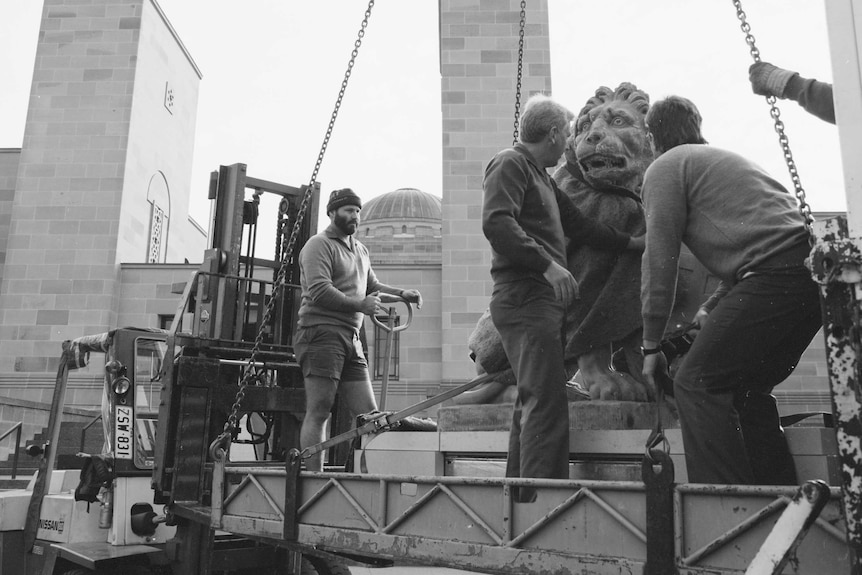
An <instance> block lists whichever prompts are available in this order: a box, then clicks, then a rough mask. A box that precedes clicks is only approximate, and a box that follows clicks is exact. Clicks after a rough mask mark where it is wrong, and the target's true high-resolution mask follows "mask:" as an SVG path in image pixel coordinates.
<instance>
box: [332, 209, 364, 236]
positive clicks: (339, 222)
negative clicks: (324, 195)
mask: <svg viewBox="0 0 862 575" xmlns="http://www.w3.org/2000/svg"><path fill="white" fill-rule="evenodd" d="M361 210H362V208H359V207H357V206H352V205H347V206H341V207H340V208H338V209H337V210H335V212H334V213H333V214H332V223H333V224H335V227H336V228H338V229H339V230H340V231H341V233H343V234H344V235H347V236H350V235H353V234H354V233H356V230H357V228H359V212H360V211H361Z"/></svg>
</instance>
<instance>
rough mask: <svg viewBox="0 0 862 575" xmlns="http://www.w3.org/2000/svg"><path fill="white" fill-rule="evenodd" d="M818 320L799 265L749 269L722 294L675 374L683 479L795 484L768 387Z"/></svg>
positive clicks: (814, 293) (813, 294) (810, 286)
mask: <svg viewBox="0 0 862 575" xmlns="http://www.w3.org/2000/svg"><path fill="white" fill-rule="evenodd" d="M821 321H822V320H821V313H820V298H819V294H818V289H817V286H816V285H815V284H814V282H813V281H812V280H811V274H810V272H809V271H808V270H806V269H805V268H803V267H801V266H800V267H798V268H794V269H793V270H792V271H782V272H781V273H770V274H754V275H752V276H749V277H747V278H745V279H743V280H742V281H740V282H739V283H737V284H736V285H735V286H734V287H733V288H732V289H731V290H730V292H729V293H728V294H727V295H726V296H725V297H724V298H722V299H721V301H720V302H719V304H718V306H717V307H716V308H715V309H714V310H713V311H712V313H710V314H709V318H708V320H707V322H706V325H705V326H704V328H703V329H702V330H701V332H700V333H699V334H698V336H697V338H696V339H695V341H694V344H693V345H692V347H691V349H690V350H689V352H688V354H687V355H686V357H685V359H684V360H683V362H682V365H681V366H680V369H679V371H678V372H677V374H676V376H675V377H674V397H675V398H676V403H677V408H678V411H679V417H680V425H681V427H682V439H683V446H684V448H685V461H686V467H687V470H688V479H689V481H690V482H692V483H732V484H762V485H763V484H765V485H791V484H796V482H797V481H796V471H795V467H794V464H793V460H792V458H791V456H790V452H789V450H788V448H787V441H786V439H785V437H784V430H783V429H782V427H781V425H780V423H779V416H778V408H777V407H776V404H775V398H774V397H773V396H772V388H773V387H775V386H776V385H778V384H779V383H781V382H782V381H784V380H785V379H786V378H787V376H789V375H790V373H791V372H792V371H793V369H794V368H795V367H796V364H797V363H798V362H799V358H800V357H801V356H802V353H803V352H804V351H805V348H806V347H808V344H809V343H811V340H812V338H813V337H814V335H815V334H816V333H817V330H818V329H819V327H820V325H821Z"/></svg>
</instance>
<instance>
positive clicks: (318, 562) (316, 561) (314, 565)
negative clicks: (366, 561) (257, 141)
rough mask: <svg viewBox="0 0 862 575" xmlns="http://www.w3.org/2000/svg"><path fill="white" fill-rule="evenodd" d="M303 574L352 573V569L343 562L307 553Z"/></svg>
mask: <svg viewBox="0 0 862 575" xmlns="http://www.w3.org/2000/svg"><path fill="white" fill-rule="evenodd" d="M301 575H350V569H349V568H348V567H347V565H344V564H342V563H335V562H334V561H329V560H327V559H324V558H322V557H311V556H308V555H306V556H304V557H303V558H302V574H301Z"/></svg>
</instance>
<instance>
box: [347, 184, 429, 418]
mask: <svg viewBox="0 0 862 575" xmlns="http://www.w3.org/2000/svg"><path fill="white" fill-rule="evenodd" d="M442 226H443V218H442V202H441V199H440V198H439V197H437V196H434V195H432V194H429V193H426V192H422V191H420V190H416V189H413V188H403V189H400V190H395V191H393V192H389V193H387V194H383V195H381V196H377V197H376V198H373V199H371V200H369V201H368V202H366V203H365V205H364V206H363V208H362V214H361V221H360V227H359V230H358V231H357V237H358V238H359V240H360V241H361V242H362V243H363V244H365V246H366V247H367V248H368V251H369V252H370V254H371V263H372V266H373V267H374V271H375V273H376V274H377V276H378V279H380V281H382V282H383V283H385V284H388V285H394V286H399V287H409V288H416V289H418V290H419V291H420V292H421V293H422V298H423V305H422V309H415V310H414V315H413V321H412V323H411V324H410V326H409V327H408V328H407V329H405V330H404V331H400V332H395V333H393V337H392V345H391V348H392V353H391V354H390V356H391V357H390V362H389V363H390V369H389V381H388V385H387V398H386V408H387V409H398V408H401V407H406V406H408V405H411V404H413V403H416V402H417V401H421V400H423V399H426V398H427V397H428V396H431V395H436V394H437V393H439V391H440V377H441V370H442V358H441V337H442V331H441V328H440V318H441V315H442V312H443V309H442V305H441V304H442V301H441V293H440V287H441V273H442V265H441V252H442V247H443V246H442V236H441V234H442ZM394 307H395V311H396V313H398V321H399V323H403V322H404V321H405V319H406V316H405V313H406V308H405V307H404V306H403V305H400V304H399V305H396V306H394ZM381 323H385V321H382V322H381ZM365 330H366V339H367V342H368V351H369V360H370V361H369V366H370V368H371V375H372V382H373V384H374V387H375V390H376V391H377V392H378V394H379V390H380V385H381V383H382V381H383V365H384V355H383V354H384V350H385V343H386V332H385V330H382V329H381V328H379V327H377V326H376V325H375V324H373V323H372V322H371V321H366V325H365ZM378 397H379V395H378Z"/></svg>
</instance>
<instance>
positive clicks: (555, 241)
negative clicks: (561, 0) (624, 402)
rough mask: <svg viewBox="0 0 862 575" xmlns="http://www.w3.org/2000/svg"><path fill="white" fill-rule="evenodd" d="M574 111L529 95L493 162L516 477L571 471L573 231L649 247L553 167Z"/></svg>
mask: <svg viewBox="0 0 862 575" xmlns="http://www.w3.org/2000/svg"><path fill="white" fill-rule="evenodd" d="M572 118H573V114H572V112H570V111H569V110H568V109H566V108H565V107H563V106H562V105H560V104H558V103H557V102H555V101H554V100H552V99H551V98H549V97H547V96H543V95H541V94H539V95H535V96H533V97H531V98H530V99H529V100H528V101H527V103H526V104H525V106H524V110H523V113H522V114H521V119H520V137H519V142H518V143H517V144H516V145H515V146H514V147H513V148H508V149H505V150H503V151H501V152H499V153H498V154H497V155H496V156H494V158H493V159H492V160H491V162H490V163H489V164H488V166H487V168H486V169H485V179H484V183H483V188H484V199H483V208H482V231H483V232H484V234H485V237H486V238H487V239H488V241H489V242H490V244H491V249H492V259H491V277H492V278H493V280H494V292H493V295H492V296H491V303H490V311H491V319H492V320H493V322H494V325H495V327H496V328H497V331H499V333H500V337H501V339H502V342H503V349H504V350H505V351H506V356H507V357H508V359H509V363H510V364H511V366H512V369H513V370H514V373H515V377H516V380H517V387H518V397H517V400H516V402H515V410H514V414H513V418H512V428H511V432H510V434H509V456H508V461H507V465H506V475H507V476H508V477H539V478H551V479H567V478H568V477H569V469H568V460H569V412H568V401H567V399H566V371H565V368H564V366H563V344H564V339H563V338H564V335H563V318H564V317H565V315H566V305H567V303H568V302H570V301H571V300H572V299H573V298H577V297H578V284H577V282H576V281H575V278H574V277H573V276H572V274H571V273H570V272H569V270H568V269H566V237H568V238H569V240H570V241H572V242H576V243H582V244H586V245H590V246H593V247H598V248H604V249H609V250H618V251H620V250H624V249H627V248H628V249H643V244H642V239H641V238H638V239H633V238H631V237H630V236H628V235H627V234H623V233H620V232H618V231H617V230H615V229H613V228H611V227H609V226H606V225H603V224H598V223H595V222H593V221H591V220H588V219H587V218H585V217H584V216H583V215H582V214H581V212H580V211H579V210H578V209H577V208H576V207H575V205H574V204H573V203H572V201H571V200H570V199H569V198H568V197H567V196H566V195H565V194H564V193H562V192H561V191H560V190H559V188H557V186H556V184H554V181H553V180H552V179H551V177H550V176H549V175H548V173H547V171H546V169H547V168H550V167H553V166H555V165H556V164H557V162H558V161H559V159H560V157H561V156H562V154H563V151H564V150H565V147H566V140H567V139H568V138H569V135H570V127H569V125H570V122H571V120H572ZM517 491H518V492H516V500H518V501H521V502H530V501H533V500H535V496H536V495H535V491H534V490H532V489H526V488H522V489H520V490H517Z"/></svg>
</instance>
